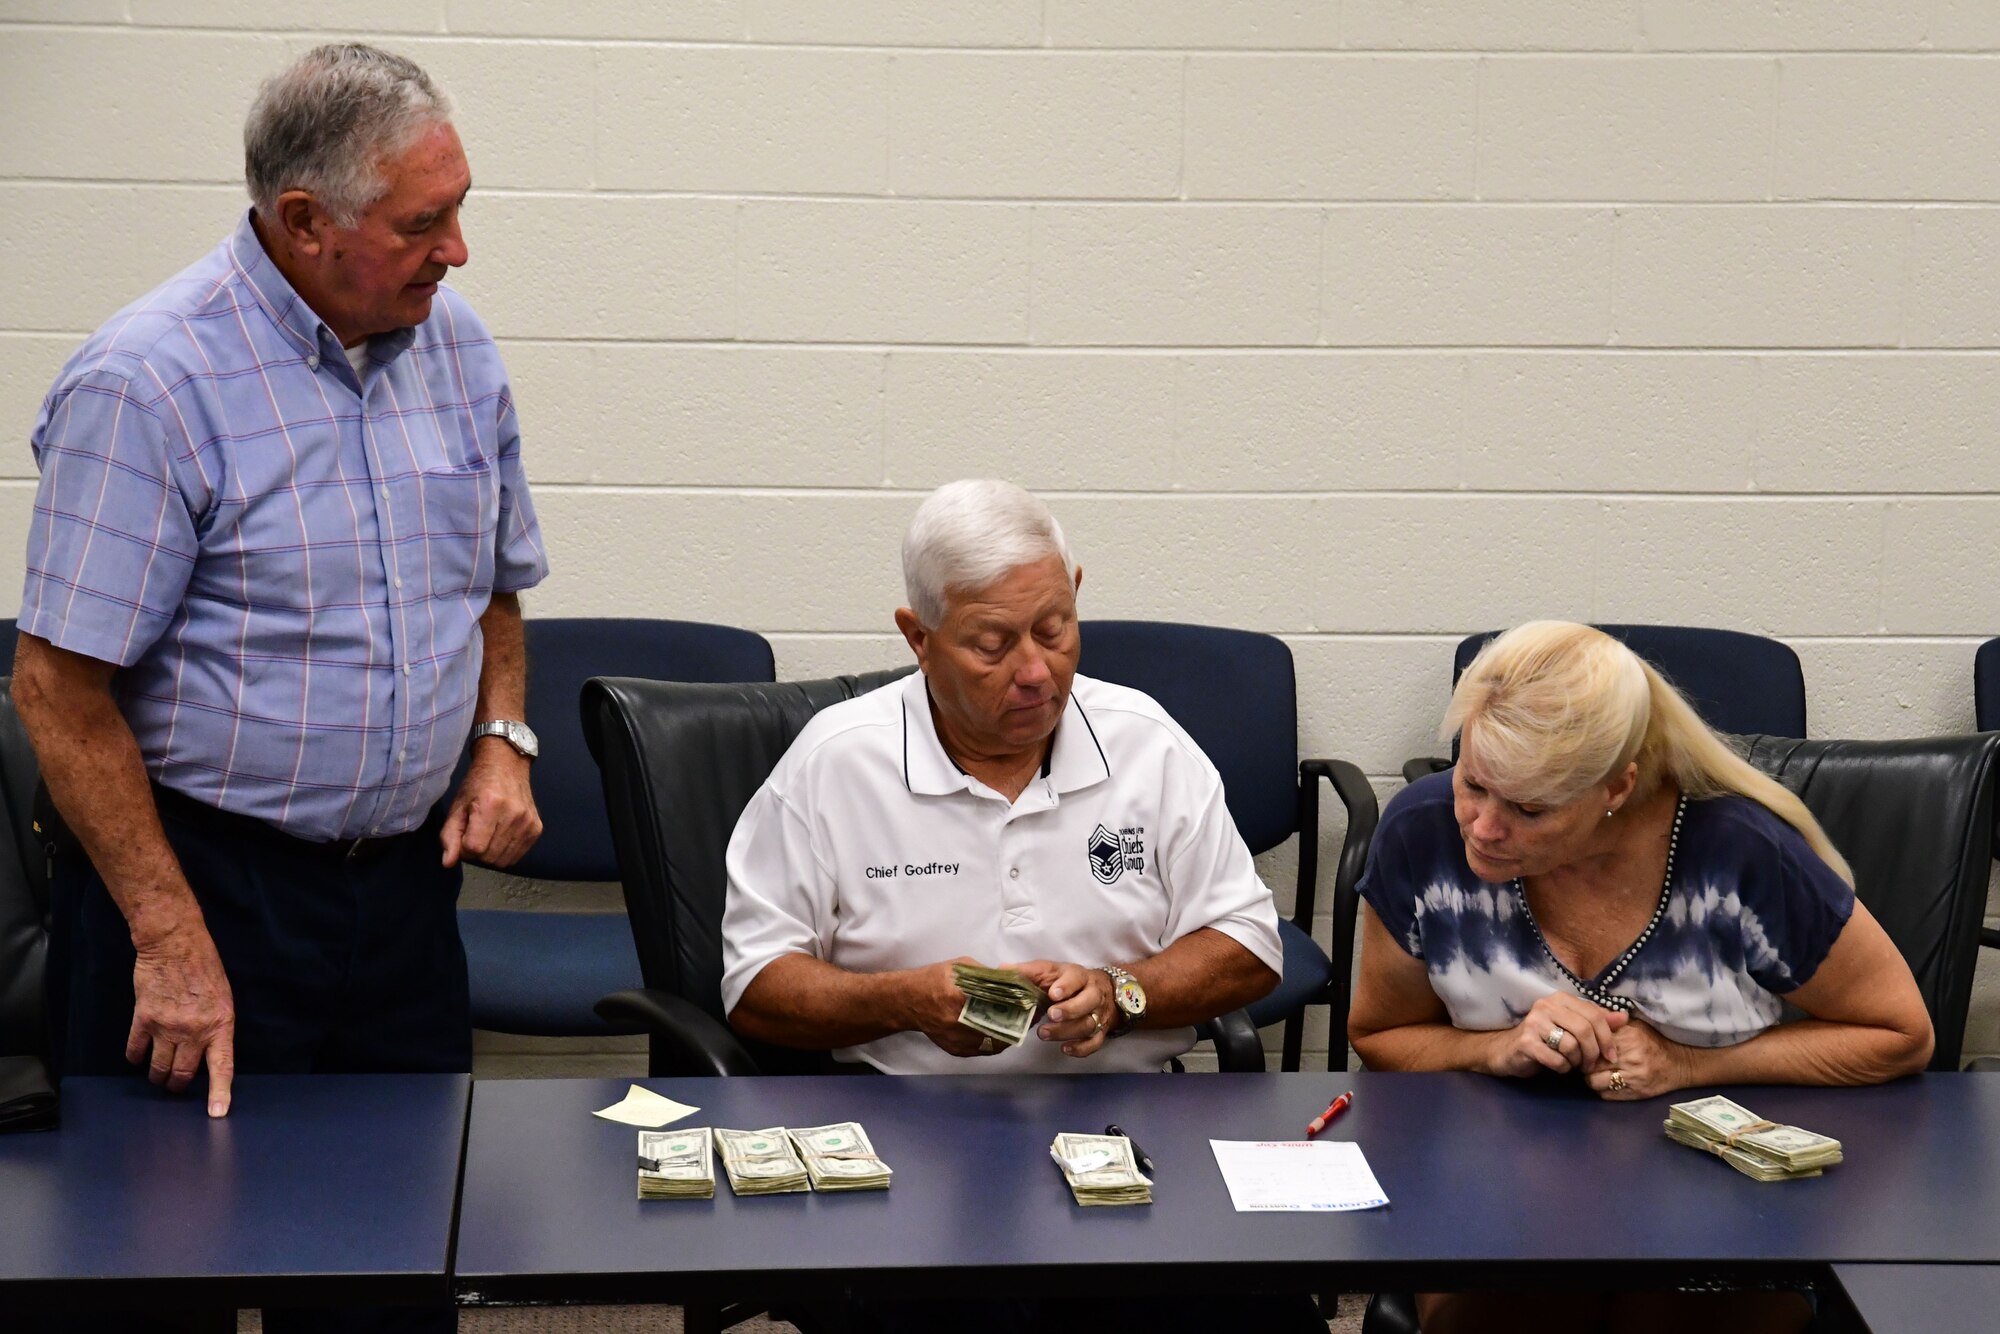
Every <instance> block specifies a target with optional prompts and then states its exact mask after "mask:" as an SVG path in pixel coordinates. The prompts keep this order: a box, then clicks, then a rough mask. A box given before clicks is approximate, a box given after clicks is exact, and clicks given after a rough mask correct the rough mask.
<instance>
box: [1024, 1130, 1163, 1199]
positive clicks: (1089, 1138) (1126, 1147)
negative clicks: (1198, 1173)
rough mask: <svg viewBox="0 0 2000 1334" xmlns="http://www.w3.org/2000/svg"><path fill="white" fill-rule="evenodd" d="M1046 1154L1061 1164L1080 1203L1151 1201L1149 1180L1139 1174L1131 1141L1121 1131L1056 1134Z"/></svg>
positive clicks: (1071, 1192) (1071, 1190) (1059, 1165)
mask: <svg viewBox="0 0 2000 1334" xmlns="http://www.w3.org/2000/svg"><path fill="white" fill-rule="evenodd" d="M1049 1157H1051V1158H1053V1159H1055V1160H1056V1165H1057V1166H1058V1167H1060V1168H1062V1174H1063V1180H1065V1181H1067V1182H1069V1190H1070V1194H1072V1195H1074V1196H1075V1197H1076V1202H1077V1203H1078V1204H1081V1205H1085V1206H1090V1205H1100V1204H1151V1203H1152V1202H1153V1183H1152V1182H1151V1181H1149V1180H1148V1179H1147V1178H1146V1177H1145V1176H1143V1175H1141V1174H1140V1171H1139V1164H1138V1161H1137V1159H1136V1158H1134V1156H1133V1153H1132V1141H1131V1140H1129V1139H1127V1138H1125V1136H1123V1135H1076V1134H1071V1133H1070V1132H1068V1131H1064V1132H1063V1133H1062V1134H1060V1135H1057V1136H1056V1139H1055V1143H1053V1144H1051V1145H1049Z"/></svg>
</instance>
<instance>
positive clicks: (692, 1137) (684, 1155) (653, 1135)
mask: <svg viewBox="0 0 2000 1334" xmlns="http://www.w3.org/2000/svg"><path fill="white" fill-rule="evenodd" d="M639 1198H640V1199H642V1200H712V1199H714V1198H715V1137H714V1135H713V1134H712V1133H711V1132H710V1131H709V1129H708V1127H707V1126H683V1127H680V1128H677V1129H674V1130H642V1131H640V1132H639Z"/></svg>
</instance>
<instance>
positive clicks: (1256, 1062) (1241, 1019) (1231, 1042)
mask: <svg viewBox="0 0 2000 1334" xmlns="http://www.w3.org/2000/svg"><path fill="white" fill-rule="evenodd" d="M1201 1031H1202V1036H1203V1037H1206V1038H1211V1039H1213V1040H1214V1042H1215V1068H1216V1069H1218V1070H1220V1071H1222V1072H1224V1073H1225V1074H1259V1075H1260V1074H1262V1073H1264V1044H1263V1042H1262V1041H1261V1040H1260V1039H1259V1038H1258V1036H1257V1025H1255V1024H1253V1023H1251V1022H1250V1011H1248V1010H1231V1011H1230V1012H1229V1013H1228V1014H1218V1015H1217V1016H1215V1018H1213V1019H1211V1020H1209V1021H1208V1022H1207V1023H1206V1024H1203V1025H1202V1026H1201Z"/></svg>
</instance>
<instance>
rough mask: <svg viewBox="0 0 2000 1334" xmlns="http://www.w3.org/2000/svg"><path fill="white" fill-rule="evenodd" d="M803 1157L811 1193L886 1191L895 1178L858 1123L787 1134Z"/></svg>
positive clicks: (788, 1132)
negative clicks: (818, 1191) (824, 1191)
mask: <svg viewBox="0 0 2000 1334" xmlns="http://www.w3.org/2000/svg"><path fill="white" fill-rule="evenodd" d="M786 1133H787V1134H789V1135H790V1136H791V1137H792V1143H793V1144H795V1145H797V1146H798V1150H799V1152H800V1153H801V1154H803V1155H804V1156H805V1160H806V1175H807V1176H809V1177H810V1178H811V1179H812V1188H813V1189H814V1190H887V1189H889V1178H890V1177H891V1176H893V1175H895V1174H894V1173H893V1172H891V1171H890V1170H889V1164H887V1163H885V1162H883V1161H882V1159H881V1156H880V1155H879V1154H877V1153H876V1152H875V1146H874V1145H873V1144H870V1143H869V1142H868V1132H867V1131H865V1130H863V1129H862V1128H861V1124H860V1123H859V1122H858V1121H840V1122H836V1123H835V1124H833V1125H830V1126H813V1127H812V1128H810V1129H808V1130H791V1131H787V1132H786Z"/></svg>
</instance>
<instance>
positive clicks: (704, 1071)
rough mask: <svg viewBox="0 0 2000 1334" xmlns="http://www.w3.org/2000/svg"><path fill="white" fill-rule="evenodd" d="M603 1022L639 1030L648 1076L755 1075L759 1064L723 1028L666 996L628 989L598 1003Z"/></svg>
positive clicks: (695, 1008) (691, 1006)
mask: <svg viewBox="0 0 2000 1334" xmlns="http://www.w3.org/2000/svg"><path fill="white" fill-rule="evenodd" d="M593 1008H595V1009H596V1011H597V1015H598V1017H599V1018H600V1019H603V1020H606V1021H607V1022H610V1023H614V1024H618V1023H624V1024H637V1025H639V1026H640V1027H642V1028H644V1029H645V1030H646V1033H647V1037H648V1043H647V1047H648V1050H647V1057H646V1073H647V1074H648V1075H652V1076H655V1077H658V1076H662V1075H754V1074H757V1073H758V1070H757V1062H756V1061H755V1060H753V1059H751V1056H750V1053H749V1052H747V1051H745V1050H744V1049H743V1044H742V1043H741V1042H739V1041H738V1040H737V1038H736V1035H735V1034H734V1033H732V1032H730V1031H729V1028H728V1026H727V1025H725V1024H723V1023H721V1022H719V1021H718V1020H716V1019H715V1018H714V1017H713V1016H712V1015H710V1014H709V1013H708V1012H707V1011H706V1010H703V1009H701V1008H700V1007H699V1006H696V1005H694V1004H691V1003H690V1002H688V1001H686V1000H683V999H682V998H681V997H679V996H676V995H674V994H673V993H672V992H670V991H661V990H659V989H657V988H654V987H628V988H627V989H626V990H624V991H614V992H612V993H611V994H610V995H609V996H606V997H605V998H604V999H603V1000H601V1001H599V1002H597V1004H596V1006H594V1007H593Z"/></svg>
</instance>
